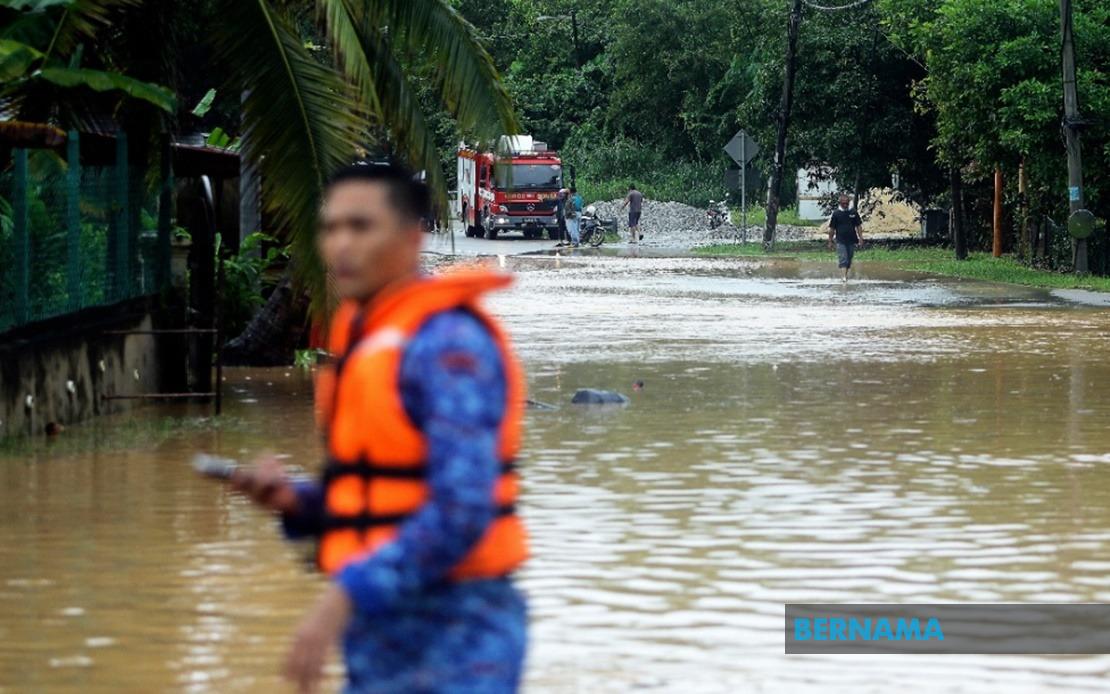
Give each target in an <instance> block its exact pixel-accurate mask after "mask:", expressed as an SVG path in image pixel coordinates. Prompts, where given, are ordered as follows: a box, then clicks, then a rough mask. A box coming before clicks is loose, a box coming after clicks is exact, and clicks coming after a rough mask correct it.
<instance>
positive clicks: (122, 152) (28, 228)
mask: <svg viewBox="0 0 1110 694" xmlns="http://www.w3.org/2000/svg"><path fill="white" fill-rule="evenodd" d="M78 149H79V147H78V140H77V135H76V133H72V134H71V135H70V139H69V144H68V147H67V151H66V156H65V157H60V156H58V155H57V154H56V153H55V152H53V151H51V150H21V149H16V150H14V151H13V154H12V161H11V162H10V164H11V165H10V166H7V167H4V169H3V174H0V332H2V331H5V330H9V329H11V328H14V327H18V326H20V325H24V324H26V323H30V322H33V321H37V320H42V319H44V318H51V317H54V316H59V315H62V314H65V313H69V312H72V311H77V310H79V309H82V308H87V307H90V306H102V305H107V304H112V303H116V302H118V301H122V300H125V299H130V298H133V297H137V296H142V295H144V294H151V293H155V292H157V291H158V289H159V288H160V284H161V282H163V281H164V280H165V279H166V278H168V268H167V267H165V264H166V262H167V261H168V253H167V252H166V250H165V249H163V250H161V252H160V249H159V247H158V244H159V242H158V238H159V235H158V220H159V219H160V217H159V214H158V202H159V193H160V190H159V185H158V183H157V182H154V183H151V182H150V181H147V180H144V177H143V176H144V174H145V173H146V172H144V171H141V170H139V171H136V170H132V169H131V168H130V167H129V166H128V164H127V142H126V139H125V138H120V139H119V140H118V141H117V146H116V162H117V163H116V164H115V165H112V166H97V167H82V166H81V165H80V162H79V159H78ZM136 168H137V167H136ZM164 217H165V218H166V219H168V215H166V216H164ZM162 238H163V240H164V242H168V234H165V233H164V234H163V235H162Z"/></svg>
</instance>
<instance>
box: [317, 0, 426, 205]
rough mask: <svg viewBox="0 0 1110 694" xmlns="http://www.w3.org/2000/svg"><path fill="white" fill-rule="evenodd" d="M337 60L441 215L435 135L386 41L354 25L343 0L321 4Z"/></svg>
mask: <svg viewBox="0 0 1110 694" xmlns="http://www.w3.org/2000/svg"><path fill="white" fill-rule="evenodd" d="M321 9H323V10H324V12H325V15H324V20H325V24H326V25H327V27H328V30H329V39H330V40H331V42H332V44H333V46H334V47H335V49H336V59H337V61H338V62H339V64H340V66H341V68H342V69H343V71H344V73H345V74H346V75H347V77H348V79H350V81H351V82H352V83H353V84H354V86H355V88H356V89H357V90H358V96H359V99H360V101H361V102H362V103H364V104H365V105H366V107H367V109H368V110H369V111H370V112H371V114H372V115H373V117H374V118H375V120H377V121H378V122H379V124H380V125H381V126H383V127H384V128H385V129H386V130H387V131H388V132H389V133H390V135H391V136H392V138H393V140H394V143H395V144H396V146H397V148H398V149H399V150H400V151H401V153H402V154H403V155H404V156H405V158H406V159H407V160H408V162H409V164H410V165H411V166H413V167H414V168H418V169H423V170H424V171H425V173H426V175H427V177H428V184H429V186H430V187H431V188H432V190H433V191H434V194H435V197H436V201H437V206H438V207H439V208H440V212H441V214H442V213H444V212H445V211H446V202H447V199H446V186H445V182H444V177H443V171H442V167H441V165H440V161H439V153H438V151H437V146H436V140H435V135H434V133H433V132H432V130H431V129H430V128H429V127H428V124H427V120H426V119H425V117H424V111H423V109H422V107H421V104H420V102H419V99H417V97H416V94H415V92H414V90H413V89H412V86H411V85H410V84H409V80H408V77H407V76H406V75H405V71H404V69H403V68H402V66H401V64H400V63H399V62H398V61H397V59H396V57H395V55H394V53H393V50H392V47H391V46H390V43H389V39H388V38H387V37H386V35H385V34H384V33H382V32H378V31H374V30H373V29H372V28H371V26H370V25H369V23H368V22H366V21H362V22H356V21H355V19H354V17H353V15H352V13H351V11H350V9H351V8H350V6H349V5H348V3H347V2H345V1H344V0H340V1H338V2H326V3H322V8H321Z"/></svg>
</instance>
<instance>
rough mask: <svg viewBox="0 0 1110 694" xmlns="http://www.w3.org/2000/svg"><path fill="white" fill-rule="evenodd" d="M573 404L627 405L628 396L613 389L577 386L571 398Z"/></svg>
mask: <svg viewBox="0 0 1110 694" xmlns="http://www.w3.org/2000/svg"><path fill="white" fill-rule="evenodd" d="M570 401H571V403H572V404H574V405H627V404H628V403H629V400H628V397H627V396H625V395H622V394H620V393H618V392H617V391H615V390H595V389H593V388H579V389H578V392H576V393H575V394H574V397H573V398H571V400H570Z"/></svg>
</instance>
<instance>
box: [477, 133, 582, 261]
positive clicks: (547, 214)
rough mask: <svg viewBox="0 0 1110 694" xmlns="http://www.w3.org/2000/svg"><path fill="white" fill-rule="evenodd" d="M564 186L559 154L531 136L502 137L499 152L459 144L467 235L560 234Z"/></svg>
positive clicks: (552, 235)
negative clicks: (558, 209)
mask: <svg viewBox="0 0 1110 694" xmlns="http://www.w3.org/2000/svg"><path fill="white" fill-rule="evenodd" d="M562 187H563V164H562V162H561V161H560V160H559V155H558V154H557V153H556V152H553V151H551V150H549V149H547V145H546V144H544V143H543V142H537V141H536V140H534V139H532V137H531V136H529V135H514V136H511V137H502V138H501V140H500V142H499V143H498V147H497V150H496V151H494V152H481V151H478V150H475V149H470V148H467V147H461V148H460V149H459V158H458V210H459V215H460V217H461V218H462V222H463V224H464V225H465V226H466V235H467V236H484V237H485V238H487V239H495V238H497V236H498V234H501V233H503V232H507V231H520V232H523V233H524V237H525V238H528V239H538V238H540V237H541V236H542V235H543V232H544V231H545V230H546V231H547V234H548V238H552V239H553V238H555V237H556V234H557V233H558V228H559V226H558V221H557V219H556V215H555V198H556V195H557V194H558V192H559V189H560V188H562Z"/></svg>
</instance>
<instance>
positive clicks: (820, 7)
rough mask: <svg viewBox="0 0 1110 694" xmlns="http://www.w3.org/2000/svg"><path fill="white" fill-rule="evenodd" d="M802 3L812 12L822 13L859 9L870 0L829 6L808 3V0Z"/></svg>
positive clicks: (858, 0)
mask: <svg viewBox="0 0 1110 694" xmlns="http://www.w3.org/2000/svg"><path fill="white" fill-rule="evenodd" d="M802 1H803V2H804V3H805V4H806V7H809V8H812V9H814V10H820V11H822V12H839V11H840V10H850V9H852V8H853V7H860V6H862V5H866V4H867V3H869V2H871V0H856V1H855V2H850V3H848V4H847V5H835V6H829V5H818V4H817V3H815V2H810V0H802Z"/></svg>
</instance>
